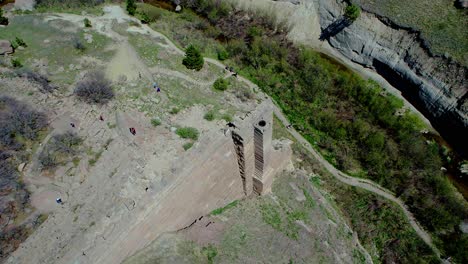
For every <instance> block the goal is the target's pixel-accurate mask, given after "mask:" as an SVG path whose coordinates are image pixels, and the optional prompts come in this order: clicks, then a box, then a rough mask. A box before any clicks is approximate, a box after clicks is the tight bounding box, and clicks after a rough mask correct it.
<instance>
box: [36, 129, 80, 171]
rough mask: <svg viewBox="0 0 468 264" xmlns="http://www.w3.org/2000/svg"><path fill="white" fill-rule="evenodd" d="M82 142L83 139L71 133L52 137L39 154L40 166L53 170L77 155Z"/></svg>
mask: <svg viewBox="0 0 468 264" xmlns="http://www.w3.org/2000/svg"><path fill="white" fill-rule="evenodd" d="M81 142H82V139H81V138H80V137H79V136H78V135H77V134H76V133H74V132H71V131H68V132H65V133H63V134H56V135H54V136H52V138H51V139H50V141H49V142H48V143H47V145H46V146H45V147H44V149H43V150H42V152H41V153H40V154H39V164H40V166H41V168H42V169H52V168H54V167H56V166H57V165H59V164H61V163H63V161H66V160H67V158H68V157H70V155H74V154H76V152H77V147H78V146H79V145H80V144H81Z"/></svg>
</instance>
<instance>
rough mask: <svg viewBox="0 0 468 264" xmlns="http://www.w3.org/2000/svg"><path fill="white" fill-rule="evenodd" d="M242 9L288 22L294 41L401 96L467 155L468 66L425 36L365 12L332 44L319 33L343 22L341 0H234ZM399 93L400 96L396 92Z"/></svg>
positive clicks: (332, 41) (336, 36) (335, 36)
mask: <svg viewBox="0 0 468 264" xmlns="http://www.w3.org/2000/svg"><path fill="white" fill-rule="evenodd" d="M230 1H231V2H234V3H236V4H237V5H238V6H240V7H242V8H243V9H250V10H252V9H257V10H258V9H260V10H262V11H263V12H268V13H270V14H276V17H277V18H278V20H279V21H282V20H287V22H289V24H290V25H291V27H290V29H291V30H290V34H289V37H290V39H291V40H292V41H294V42H296V43H298V44H304V45H308V46H312V47H314V48H315V49H316V50H318V51H320V52H323V53H325V54H327V55H329V56H331V57H332V58H334V59H337V60H338V61H340V62H341V63H343V64H345V65H346V66H348V67H350V68H352V69H353V70H355V71H358V72H360V73H361V74H362V75H364V76H365V77H370V78H372V79H375V80H377V81H378V82H379V83H381V84H382V86H384V87H386V88H387V89H389V90H390V92H392V93H393V94H398V93H400V92H401V95H402V96H403V97H404V98H405V99H406V101H408V102H409V103H411V105H412V106H414V107H412V108H413V109H414V108H416V109H417V110H418V111H419V112H421V113H422V114H423V115H424V116H425V118H427V119H428V120H429V121H430V122H431V124H432V126H433V127H434V128H435V129H436V130H437V131H438V132H439V133H440V134H441V135H442V136H443V138H444V139H445V140H446V141H448V142H449V143H450V144H451V145H452V146H454V147H455V148H457V150H458V151H459V152H460V153H462V154H463V155H464V156H465V157H466V156H467V155H468V153H466V152H467V151H468V141H466V140H463V139H464V138H463V135H467V134H468V114H467V113H468V100H467V98H468V88H467V87H468V84H467V81H466V80H467V75H468V71H467V69H466V67H464V66H462V65H460V64H458V63H456V62H454V61H452V60H450V59H448V58H445V57H443V56H436V55H433V54H431V52H430V51H429V49H428V48H427V44H425V43H424V41H423V40H422V39H421V37H420V34H419V33H418V32H416V31H414V30H412V29H409V28H403V27H399V26H398V25H396V24H395V23H392V22H391V21H390V20H389V19H387V18H384V17H378V16H376V15H374V14H371V13H368V12H365V11H363V12H362V14H361V16H360V17H359V18H358V19H357V21H355V22H354V23H353V24H352V25H350V26H348V27H346V28H344V29H343V30H342V31H340V32H339V33H338V34H336V35H334V36H333V37H330V38H329V39H328V41H327V40H324V41H320V40H319V37H320V32H321V31H322V30H323V29H325V28H327V27H328V26H329V25H330V24H332V23H333V22H334V21H336V20H338V19H340V18H341V17H342V14H343V9H344V6H345V5H346V3H345V2H344V1H341V0H300V1H296V0H283V1H274V0H255V1H252V0H230ZM395 88H396V89H397V90H398V91H399V92H398V91H395Z"/></svg>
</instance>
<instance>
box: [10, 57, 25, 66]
mask: <svg viewBox="0 0 468 264" xmlns="http://www.w3.org/2000/svg"><path fill="white" fill-rule="evenodd" d="M11 65H12V66H13V67H15V68H21V67H23V64H22V63H21V61H20V60H19V59H12V60H11Z"/></svg>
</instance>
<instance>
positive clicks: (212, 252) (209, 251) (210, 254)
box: [202, 244, 218, 264]
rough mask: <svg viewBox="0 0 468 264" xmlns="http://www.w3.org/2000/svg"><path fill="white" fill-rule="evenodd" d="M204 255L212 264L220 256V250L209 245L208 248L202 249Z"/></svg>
mask: <svg viewBox="0 0 468 264" xmlns="http://www.w3.org/2000/svg"><path fill="white" fill-rule="evenodd" d="M202 253H203V255H205V256H206V258H207V259H208V263H210V264H212V263H214V258H215V257H216V256H217V255H218V250H217V249H216V247H215V246H213V245H211V244H209V245H208V246H206V247H203V248H202Z"/></svg>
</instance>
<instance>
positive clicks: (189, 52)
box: [182, 45, 205, 71]
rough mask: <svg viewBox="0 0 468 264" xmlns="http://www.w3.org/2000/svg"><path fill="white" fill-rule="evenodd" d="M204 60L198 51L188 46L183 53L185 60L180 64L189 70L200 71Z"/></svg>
mask: <svg viewBox="0 0 468 264" xmlns="http://www.w3.org/2000/svg"><path fill="white" fill-rule="evenodd" d="M204 63H205V60H204V59H203V57H202V55H201V53H200V51H199V50H198V49H197V48H195V47H194V46H193V45H190V46H188V48H187V49H186V51H185V58H184V59H183V60H182V64H183V65H185V67H187V68H188V69H191V70H197V71H199V70H201V69H202V68H203V64H204Z"/></svg>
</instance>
